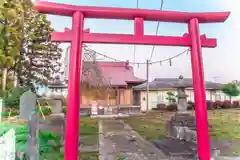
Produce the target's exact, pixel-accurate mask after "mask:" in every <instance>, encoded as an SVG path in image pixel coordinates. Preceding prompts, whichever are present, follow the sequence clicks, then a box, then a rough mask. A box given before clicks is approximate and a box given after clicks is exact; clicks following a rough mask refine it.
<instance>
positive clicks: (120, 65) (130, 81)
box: [81, 61, 146, 106]
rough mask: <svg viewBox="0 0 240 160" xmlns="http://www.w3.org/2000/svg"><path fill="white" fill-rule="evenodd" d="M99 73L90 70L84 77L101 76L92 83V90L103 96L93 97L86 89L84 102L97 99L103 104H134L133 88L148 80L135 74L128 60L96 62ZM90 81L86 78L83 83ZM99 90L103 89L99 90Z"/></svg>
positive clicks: (85, 103)
mask: <svg viewBox="0 0 240 160" xmlns="http://www.w3.org/2000/svg"><path fill="white" fill-rule="evenodd" d="M95 64H96V66H97V68H98V71H99V74H98V75H92V74H93V72H88V73H87V74H86V75H84V77H85V78H86V77H88V78H87V79H88V80H89V79H91V78H89V75H91V77H92V79H96V77H100V79H101V83H100V84H101V87H98V86H99V82H100V81H99V80H94V81H92V82H91V83H90V84H91V85H92V86H93V87H91V89H90V90H92V91H93V92H98V93H100V95H102V96H97V97H94V98H93V97H92V96H91V95H92V94H86V89H85V90H82V92H81V95H82V97H81V99H82V101H81V102H82V104H83V105H87V104H90V103H91V101H97V102H98V103H99V104H100V105H102V106H119V105H133V98H134V97H133V90H132V88H133V87H134V86H136V85H139V84H142V83H144V82H146V81H145V80H143V79H140V78H138V77H136V76H135V75H134V72H133V67H132V66H130V65H129V63H128V62H106V61H101V62H100V61H99V62H98V61H97V62H95ZM95 73H96V71H95ZM87 82H88V83H89V81H86V80H84V78H83V83H87ZM99 90H101V91H100V92H99ZM103 93H104V94H103Z"/></svg>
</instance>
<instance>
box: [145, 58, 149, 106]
mask: <svg viewBox="0 0 240 160" xmlns="http://www.w3.org/2000/svg"><path fill="white" fill-rule="evenodd" d="M146 80H147V84H146V107H147V109H146V110H147V111H148V110H149V60H148V59H147V62H146Z"/></svg>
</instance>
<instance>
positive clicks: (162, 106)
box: [157, 103, 166, 110]
mask: <svg viewBox="0 0 240 160" xmlns="http://www.w3.org/2000/svg"><path fill="white" fill-rule="evenodd" d="M165 108H166V105H165V104H163V103H159V104H157V110H164V109H165Z"/></svg>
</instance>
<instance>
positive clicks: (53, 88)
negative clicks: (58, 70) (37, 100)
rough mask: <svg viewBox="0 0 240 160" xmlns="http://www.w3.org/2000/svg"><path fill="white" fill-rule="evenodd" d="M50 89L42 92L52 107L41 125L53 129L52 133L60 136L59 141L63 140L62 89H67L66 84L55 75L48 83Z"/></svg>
mask: <svg viewBox="0 0 240 160" xmlns="http://www.w3.org/2000/svg"><path fill="white" fill-rule="evenodd" d="M48 88H49V89H50V91H48V92H47V93H44V94H43V97H42V98H43V99H45V100H47V101H48V102H49V104H50V105H51V108H52V114H51V115H50V116H49V117H48V121H47V123H46V124H45V125H43V126H42V128H41V129H42V130H44V129H51V130H52V129H54V130H52V131H54V133H56V134H58V135H60V136H61V142H62V143H63V142H64V133H65V116H64V113H63V105H62V101H63V99H64V95H63V91H64V89H67V85H66V84H64V83H63V82H62V81H61V80H60V77H59V76H57V77H56V78H55V80H54V81H53V83H51V84H49V85H48Z"/></svg>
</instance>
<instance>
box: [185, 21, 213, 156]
mask: <svg viewBox="0 0 240 160" xmlns="http://www.w3.org/2000/svg"><path fill="white" fill-rule="evenodd" d="M188 30H189V34H190V37H191V42H192V46H191V63H192V78H193V87H194V99H195V105H196V107H195V114H196V124H197V144H198V156H199V159H200V160H210V142H209V135H208V117H207V106H206V93H205V86H204V74H203V65H202V51H201V40H200V35H199V24H198V20H197V19H196V18H193V19H191V20H190V22H189V25H188Z"/></svg>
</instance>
